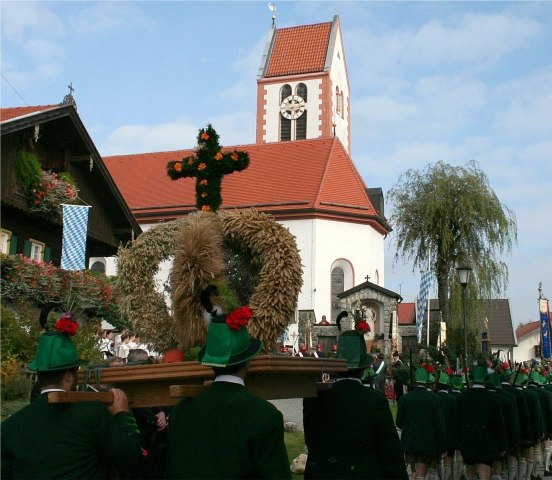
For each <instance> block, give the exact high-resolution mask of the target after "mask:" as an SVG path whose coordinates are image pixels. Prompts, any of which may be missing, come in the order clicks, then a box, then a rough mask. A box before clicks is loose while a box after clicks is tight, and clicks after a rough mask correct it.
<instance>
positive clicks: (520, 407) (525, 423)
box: [502, 383, 533, 447]
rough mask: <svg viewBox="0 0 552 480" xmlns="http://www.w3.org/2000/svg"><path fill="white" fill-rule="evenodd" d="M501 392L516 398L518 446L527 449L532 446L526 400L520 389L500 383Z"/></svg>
mask: <svg viewBox="0 0 552 480" xmlns="http://www.w3.org/2000/svg"><path fill="white" fill-rule="evenodd" d="M502 390H503V391H505V392H507V393H510V394H512V395H514V396H515V398H516V407H517V412H518V420H519V433H520V446H522V447H528V446H529V445H532V443H533V442H532V440H531V439H532V438H533V434H532V426H531V417H530V415H529V408H528V407H527V400H526V398H525V395H524V394H523V391H522V388H521V387H514V386H513V385H509V384H506V383H502Z"/></svg>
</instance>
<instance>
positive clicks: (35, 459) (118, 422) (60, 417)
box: [2, 394, 141, 480]
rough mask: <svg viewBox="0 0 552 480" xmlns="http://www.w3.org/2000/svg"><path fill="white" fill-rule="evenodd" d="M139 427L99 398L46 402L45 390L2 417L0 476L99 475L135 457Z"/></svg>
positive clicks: (130, 465) (126, 466)
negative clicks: (29, 401) (0, 474)
mask: <svg viewBox="0 0 552 480" xmlns="http://www.w3.org/2000/svg"><path fill="white" fill-rule="evenodd" d="M138 435H139V432H138V429H137V427H136V422H135V421H134V417H133V416H132V415H130V414H129V413H126V412H120V413H118V414H117V415H115V416H113V415H111V414H110V413H109V411H108V410H107V408H105V406H104V405H102V404H101V403H99V402H79V403H70V404H49V403H48V398H47V395H46V394H43V395H40V396H39V397H38V398H37V399H36V400H35V401H33V402H32V403H31V404H29V405H27V406H26V407H25V408H23V409H21V410H20V411H19V412H17V413H15V414H14V415H12V416H11V417H9V418H7V419H6V420H5V421H4V422H3V423H2V478H3V479H11V478H26V479H37V478H40V479H49V478H63V479H64V480H65V479H76V480H77V479H78V480H82V479H102V478H108V477H109V476H110V475H112V473H113V472H109V471H108V468H110V467H112V468H115V467H116V468H121V469H122V470H124V471H127V472H132V471H136V470H135V469H136V468H137V466H138V462H139V461H140V458H141V450H140V441H139V436H138Z"/></svg>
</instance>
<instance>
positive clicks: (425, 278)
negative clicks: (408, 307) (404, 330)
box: [416, 270, 431, 343]
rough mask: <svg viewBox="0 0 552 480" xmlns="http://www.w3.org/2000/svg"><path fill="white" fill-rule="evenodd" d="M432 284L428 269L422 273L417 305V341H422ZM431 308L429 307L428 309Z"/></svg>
mask: <svg viewBox="0 0 552 480" xmlns="http://www.w3.org/2000/svg"><path fill="white" fill-rule="evenodd" d="M430 286H431V271H430V270H428V271H426V272H423V273H422V278H421V280H420V294H419V296H418V304H417V305H416V339H417V340H416V341H417V342H418V343H421V341H422V327H423V324H424V321H423V319H424V312H425V309H426V307H427V299H428V297H429V287H430ZM428 310H429V309H428Z"/></svg>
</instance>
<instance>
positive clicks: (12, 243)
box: [10, 234, 17, 255]
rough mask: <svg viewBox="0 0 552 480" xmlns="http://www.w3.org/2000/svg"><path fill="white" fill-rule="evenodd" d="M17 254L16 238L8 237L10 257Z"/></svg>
mask: <svg viewBox="0 0 552 480" xmlns="http://www.w3.org/2000/svg"><path fill="white" fill-rule="evenodd" d="M16 253H17V236H15V235H13V234H12V236H11V237H10V255H15V254H16Z"/></svg>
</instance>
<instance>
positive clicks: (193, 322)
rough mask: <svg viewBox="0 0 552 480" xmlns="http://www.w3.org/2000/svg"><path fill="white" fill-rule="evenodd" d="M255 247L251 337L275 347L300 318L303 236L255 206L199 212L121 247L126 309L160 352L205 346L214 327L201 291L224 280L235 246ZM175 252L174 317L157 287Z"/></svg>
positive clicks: (122, 299)
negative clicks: (157, 277) (297, 236)
mask: <svg viewBox="0 0 552 480" xmlns="http://www.w3.org/2000/svg"><path fill="white" fill-rule="evenodd" d="M232 244H234V245H235V244H239V245H241V246H242V247H243V248H245V249H247V250H248V251H249V252H250V253H251V256H252V258H253V261H254V262H255V263H256V264H257V265H258V266H259V271H258V278H259V280H258V283H257V285H256V286H255V288H254V291H253V293H252V295H251V297H250V298H249V301H248V306H249V307H250V308H251V309H252V311H253V316H252V318H251V320H250V321H249V332H250V334H251V335H252V336H254V337H256V338H258V339H259V340H261V341H262V342H263V344H264V346H265V349H267V348H268V347H269V346H270V345H271V344H272V343H273V342H275V341H276V340H277V338H278V337H279V336H280V335H281V334H282V333H283V332H284V330H285V328H286V327H287V326H288V325H289V323H290V322H291V321H292V320H293V317H294V311H295V308H296V305H297V298H298V295H299V291H300V289H301V285H302V267H301V257H300V256H299V252H298V250H297V246H296V242H295V237H294V236H293V235H292V234H291V233H290V232H289V231H288V230H287V229H286V228H285V227H283V226H282V225H280V224H279V223H277V222H276V221H275V220H274V219H272V218H271V217H270V216H268V215H266V214H263V213H260V212H258V211H256V210H254V209H247V210H242V211H226V210H222V211H218V212H217V213H212V212H205V211H200V212H194V213H192V214H189V215H188V216H187V217H185V218H182V219H179V220H175V221H173V222H169V223H166V224H162V225H159V226H157V227H154V228H152V229H150V230H148V231H146V232H144V233H143V234H142V235H140V236H139V237H138V238H137V239H136V240H135V241H134V242H133V243H132V244H131V245H130V246H129V247H122V248H120V249H119V259H118V270H119V275H118V281H117V289H118V292H119V295H120V304H119V305H120V308H121V310H122V312H123V313H124V314H125V315H126V316H127V317H128V318H129V319H130V321H131V322H132V323H133V326H134V328H135V330H136V331H137V332H139V333H140V335H141V338H142V340H143V341H145V342H146V343H149V344H151V345H152V347H153V348H154V349H156V350H158V351H166V350H170V349H172V348H176V347H178V348H181V349H182V350H184V351H185V352H188V351H189V350H190V349H191V348H192V347H194V346H198V345H203V344H204V342H205V336H206V327H205V323H204V318H203V306H202V305H201V302H200V294H201V292H202V291H203V290H204V289H205V288H206V287H207V285H209V284H210V283H211V282H213V280H215V279H220V278H222V279H224V277H225V274H226V268H227V265H228V256H229V252H228V251H227V248H228V245H232ZM173 255H174V263H173V268H172V271H171V274H170V291H171V300H172V315H171V314H170V313H169V309H168V307H167V304H166V302H165V298H164V295H163V294H162V293H159V292H158V291H156V289H155V283H156V281H155V275H156V274H157V273H158V272H159V265H160V263H161V262H163V261H166V260H170V259H171V257H172V256H173Z"/></svg>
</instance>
